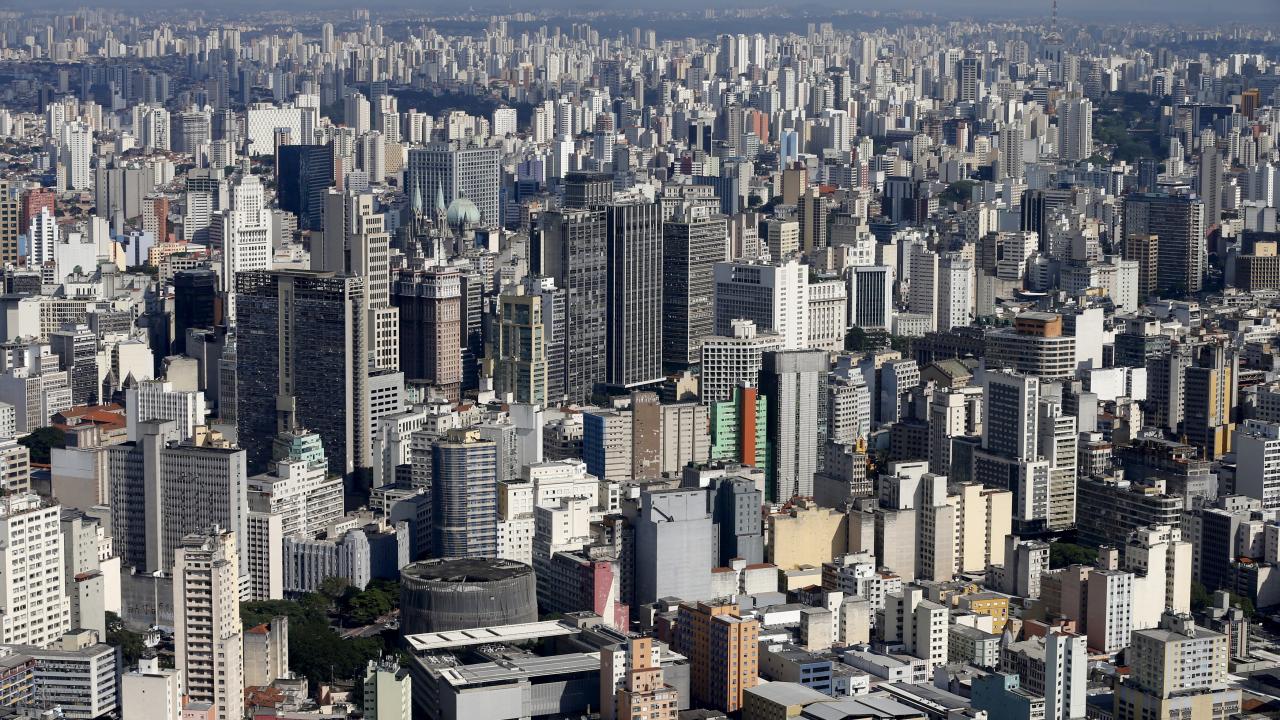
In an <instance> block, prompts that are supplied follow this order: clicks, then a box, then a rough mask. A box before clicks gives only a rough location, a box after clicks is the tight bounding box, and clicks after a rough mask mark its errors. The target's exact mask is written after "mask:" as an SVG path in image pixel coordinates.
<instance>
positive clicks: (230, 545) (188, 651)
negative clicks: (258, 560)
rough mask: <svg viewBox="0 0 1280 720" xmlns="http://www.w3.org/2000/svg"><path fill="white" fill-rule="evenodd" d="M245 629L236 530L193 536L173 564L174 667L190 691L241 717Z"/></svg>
mask: <svg viewBox="0 0 1280 720" xmlns="http://www.w3.org/2000/svg"><path fill="white" fill-rule="evenodd" d="M243 637H244V631H243V630H242V629H241V625H240V559H239V557H238V556H237V554H236V538H235V533H233V532H231V531H229V530H223V529H217V528H215V529H213V531H212V533H211V534H209V535H188V536H187V537H185V538H183V541H182V547H180V548H178V551H177V553H176V555H175V562H174V566H173V650H174V666H175V667H176V668H177V669H178V670H180V671H182V673H183V679H184V681H185V684H186V693H187V696H188V697H189V698H190V699H191V700H194V701H196V702H207V703H211V704H212V705H213V706H214V712H215V713H216V716H217V718H218V720H236V719H238V718H240V717H241V715H242V714H243V706H244V645H243Z"/></svg>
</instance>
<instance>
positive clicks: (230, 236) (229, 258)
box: [219, 175, 274, 323]
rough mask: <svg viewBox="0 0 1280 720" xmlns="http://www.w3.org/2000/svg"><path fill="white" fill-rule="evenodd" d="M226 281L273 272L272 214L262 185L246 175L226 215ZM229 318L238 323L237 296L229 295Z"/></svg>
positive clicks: (235, 189)
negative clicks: (267, 207) (236, 317)
mask: <svg viewBox="0 0 1280 720" xmlns="http://www.w3.org/2000/svg"><path fill="white" fill-rule="evenodd" d="M220 222H221V230H220V235H219V237H220V238H221V239H222V277H224V278H233V277H235V276H236V275H237V274H239V273H242V272H247V271H250V270H270V269H271V260H272V257H273V255H274V252H273V250H272V245H271V220H270V213H269V212H267V210H266V202H265V197H264V194H263V189H262V183H261V182H260V181H259V180H258V178H257V177H256V176H254V175H245V176H241V178H240V179H239V180H238V181H237V182H236V183H235V184H234V185H232V187H231V207H230V208H229V209H227V210H225V211H224V212H223V213H222V216H221V219H220ZM227 318H228V320H229V321H230V322H231V323H234V322H235V294H234V293H228V298H227Z"/></svg>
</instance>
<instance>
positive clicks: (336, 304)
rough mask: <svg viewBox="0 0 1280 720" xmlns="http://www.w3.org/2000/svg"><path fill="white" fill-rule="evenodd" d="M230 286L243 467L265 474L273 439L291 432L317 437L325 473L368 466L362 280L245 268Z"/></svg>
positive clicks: (331, 275) (346, 472)
mask: <svg viewBox="0 0 1280 720" xmlns="http://www.w3.org/2000/svg"><path fill="white" fill-rule="evenodd" d="M236 288H237V292H238V294H239V297H240V319H239V322H238V327H237V351H236V352H237V366H236V385H237V387H236V394H237V398H238V401H237V402H238V404H237V408H236V413H237V429H238V433H237V434H238V437H239V439H240V445H241V447H243V448H244V449H245V451H246V453H247V456H248V463H249V468H250V470H251V471H252V472H255V473H256V472H262V471H264V470H265V469H266V466H267V462H268V461H269V460H270V459H271V442H272V440H273V439H274V438H275V437H276V435H277V434H278V433H280V432H284V431H287V430H292V429H294V428H295V427H305V428H307V429H309V430H313V431H315V432H316V433H318V434H319V435H320V437H321V438H322V439H323V441H324V447H325V450H326V451H327V452H328V455H329V469H330V470H331V471H332V472H335V473H339V474H341V475H344V476H346V475H350V474H351V473H352V472H354V471H355V470H356V469H357V468H366V467H370V466H371V460H370V452H371V449H372V445H371V443H370V440H369V437H370V435H369V433H370V430H369V427H368V421H367V419H366V418H367V417H368V409H367V404H368V397H367V396H368V393H367V391H366V385H367V383H368V376H369V367H368V365H369V363H368V359H367V358H368V351H367V340H366V335H365V333H366V332H367V331H366V328H367V324H366V314H365V312H364V303H363V299H364V281H363V280H362V279H361V278H358V277H350V276H344V275H338V274H336V273H332V272H307V271H301V270H282V271H276V272H265V271H254V272H247V273H241V274H240V275H238V276H237V277H236Z"/></svg>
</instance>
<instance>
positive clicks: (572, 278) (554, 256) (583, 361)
mask: <svg viewBox="0 0 1280 720" xmlns="http://www.w3.org/2000/svg"><path fill="white" fill-rule="evenodd" d="M570 187H571V188H572V187H573V186H572V185H571V186H570ZM540 224H541V228H540V230H541V233H540V241H541V243H540V244H541V251H540V253H539V254H538V257H536V258H535V260H540V266H539V267H535V268H534V270H535V272H538V273H540V274H541V275H543V276H546V277H550V278H552V279H553V280H555V284H556V287H557V288H561V289H563V290H564V291H565V296H566V302H565V337H564V343H565V355H564V380H563V382H562V386H563V388H564V394H565V397H566V399H567V400H568V401H569V402H577V403H582V402H587V401H589V400H590V399H591V396H592V393H593V392H594V390H595V387H596V385H597V384H599V383H603V382H604V381H605V368H606V362H605V360H606V357H605V356H606V353H604V352H602V350H603V348H604V347H605V344H606V328H607V322H606V308H607V298H608V293H607V273H608V270H607V268H608V252H607V245H608V230H607V225H606V221H605V213H604V212H603V211H601V210H580V209H565V210H553V211H551V212H547V213H544V214H543V215H542V217H541V218H540Z"/></svg>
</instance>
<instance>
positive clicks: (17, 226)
mask: <svg viewBox="0 0 1280 720" xmlns="http://www.w3.org/2000/svg"><path fill="white" fill-rule="evenodd" d="M30 224H31V223H30V220H28V221H27V222H25V223H24V222H22V213H21V189H20V188H19V187H18V186H16V185H14V184H13V183H12V182H10V181H9V180H0V262H2V263H4V264H6V265H16V264H17V263H18V250H19V248H18V236H19V235H22V234H23V233H25V232H27V228H28V227H29V226H30Z"/></svg>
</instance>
